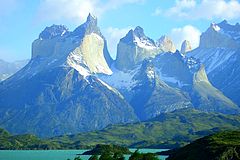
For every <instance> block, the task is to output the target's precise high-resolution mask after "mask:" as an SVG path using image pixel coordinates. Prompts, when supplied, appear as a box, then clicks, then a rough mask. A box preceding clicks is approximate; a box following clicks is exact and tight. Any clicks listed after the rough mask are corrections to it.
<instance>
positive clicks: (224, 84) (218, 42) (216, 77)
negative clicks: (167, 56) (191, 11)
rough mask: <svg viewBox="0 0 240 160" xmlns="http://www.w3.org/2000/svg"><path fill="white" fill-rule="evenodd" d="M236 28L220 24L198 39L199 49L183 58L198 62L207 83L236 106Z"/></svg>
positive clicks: (239, 33) (239, 40) (239, 44)
mask: <svg viewBox="0 0 240 160" xmlns="http://www.w3.org/2000/svg"><path fill="white" fill-rule="evenodd" d="M239 48H240V26H239V24H238V23H237V24H236V25H231V24H228V23H227V21H223V22H221V23H219V24H211V26H210V27H209V28H208V29H207V31H206V32H204V33H203V34H202V35H201V39H200V46H199V47H198V48H197V49H194V50H193V51H191V52H188V54H187V56H188V57H190V56H193V57H195V58H197V59H199V60H200V61H201V62H202V63H203V64H204V65H205V68H206V72H207V75H208V77H209V80H210V82H211V83H212V84H213V85H214V86H215V87H216V88H218V89H219V90H220V91H221V92H223V94H224V95H226V96H227V97H229V98H230V99H231V100H233V101H234V102H235V103H236V104H237V105H240V101H239V98H238V96H237V95H238V93H239V91H240V90H239V88H240V86H239V84H240V83H239V82H240V76H239V75H240V70H239V64H240V63H239V62H240V57H239V53H240V49H239Z"/></svg>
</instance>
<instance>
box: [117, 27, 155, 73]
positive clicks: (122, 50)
mask: <svg viewBox="0 0 240 160" xmlns="http://www.w3.org/2000/svg"><path fill="white" fill-rule="evenodd" d="M157 54H158V48H157V47H156V45H155V42H154V41H153V40H152V39H150V38H149V37H147V36H146V35H145V34H144V31H143V29H142V28H141V27H136V28H135V29H134V30H130V31H129V32H128V34H127V35H126V36H125V37H123V38H122V39H121V40H120V42H119V43H118V47H117V58H116V67H117V68H118V69H119V70H128V69H132V68H133V67H134V66H135V65H136V64H138V63H139V62H142V61H143V60H144V59H146V58H150V57H155V56H156V55H157Z"/></svg>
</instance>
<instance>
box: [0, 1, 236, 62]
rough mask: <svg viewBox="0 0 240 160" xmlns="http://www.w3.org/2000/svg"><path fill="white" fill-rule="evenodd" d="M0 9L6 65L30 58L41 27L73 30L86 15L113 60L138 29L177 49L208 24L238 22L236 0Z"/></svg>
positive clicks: (0, 46) (31, 4)
mask: <svg viewBox="0 0 240 160" xmlns="http://www.w3.org/2000/svg"><path fill="white" fill-rule="evenodd" d="M0 11H1V12H0V59H4V60H7V61H14V60H21V59H26V58H31V43H32V42H33V41H34V39H36V38H38V35H39V33H40V32H41V31H42V30H43V29H44V28H45V27H46V26H50V25H52V24H64V25H66V26H67V27H68V28H69V29H70V30H73V29H74V28H76V27H77V26H79V25H80V24H82V23H83V22H84V21H85V19H86V16H87V15H88V13H89V12H91V13H93V14H94V15H95V16H97V17H98V23H99V26H100V28H101V31H102V32H103V34H104V36H105V37H106V38H107V40H108V44H109V50H110V52H111V54H112V56H113V57H115V54H116V44H117V42H118V41H119V39H120V38H121V37H123V36H124V35H125V34H126V33H127V32H128V30H129V29H131V28H134V27H136V26H138V25H139V26H141V27H143V28H144V30H145V33H146V35H148V36H149V37H151V38H153V39H154V40H156V39H158V38H160V37H161V36H162V35H168V36H170V37H171V38H172V39H173V41H174V43H175V44H176V46H177V47H178V48H179V46H180V44H181V42H182V41H183V40H184V39H187V40H189V41H191V43H192V45H193V47H197V45H198V43H199V36H200V34H201V32H204V31H205V30H206V29H207V27H208V26H209V25H210V23H211V22H216V23H218V22H221V21H222V20H224V19H227V20H228V21H229V23H231V24H235V23H236V22H240V1H239V0H121V1H120V0H34V1H33V0H7V1H6V0H0Z"/></svg>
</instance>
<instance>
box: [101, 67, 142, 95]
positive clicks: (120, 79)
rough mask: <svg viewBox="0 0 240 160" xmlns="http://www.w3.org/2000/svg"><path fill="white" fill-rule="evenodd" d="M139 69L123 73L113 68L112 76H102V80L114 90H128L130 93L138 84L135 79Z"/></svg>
mask: <svg viewBox="0 0 240 160" xmlns="http://www.w3.org/2000/svg"><path fill="white" fill-rule="evenodd" d="M137 69H138V68H137ZM137 69H134V70H131V71H127V72H123V71H120V70H118V69H116V68H115V67H112V70H113V74H112V75H110V76H108V75H102V76H100V78H101V79H102V80H103V81H104V82H106V83H107V84H109V85H111V86H113V87H114V88H117V89H127V90H128V91H130V90H131V89H132V88H133V87H134V86H135V85H136V84H137V81H136V80H134V78H133V77H134V75H135V73H136V70H137Z"/></svg>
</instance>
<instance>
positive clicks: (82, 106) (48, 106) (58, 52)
mask: <svg viewBox="0 0 240 160" xmlns="http://www.w3.org/2000/svg"><path fill="white" fill-rule="evenodd" d="M108 54H109V53H108V51H107V46H106V40H105V39H104V37H103V35H102V34H101V32H100V29H99V28H98V26H97V19H96V18H94V17H93V16H91V15H90V14H89V16H88V18H87V21H86V22H85V23H84V24H82V25H80V26H79V27H78V28H76V29H75V30H74V31H73V32H70V31H67V29H66V28H65V27H64V26H56V25H53V26H51V27H49V28H46V29H45V30H44V31H43V32H42V33H41V34H40V36H39V38H38V39H37V40H35V41H34V42H33V52H32V59H31V60H30V62H29V63H28V64H27V65H26V66H25V67H24V68H23V69H21V70H20V71H19V72H18V73H16V74H15V75H13V76H12V77H10V78H9V79H7V80H5V81H3V82H2V83H0V97H2V98H0V115H1V120H0V123H1V127H3V128H6V129H7V130H9V131H10V132H12V133H14V134H25V133H33V134H36V135H38V136H41V137H46V136H47V137H51V136H56V135H63V134H73V133H78V132H86V131H91V130H98V129H103V128H104V127H106V126H108V125H110V124H117V123H130V122H135V121H137V120H138V118H137V116H136V115H135V113H134V110H133V108H132V107H131V106H130V104H129V103H128V102H127V101H126V100H125V99H124V97H123V96H122V95H121V94H120V93H119V92H118V91H117V90H116V89H115V88H113V87H111V86H109V85H108V84H106V83H105V82H103V81H102V80H100V79H99V78H97V77H96V76H95V74H96V73H99V74H103V75H110V74H112V71H111V69H110V68H109V66H108V63H107V58H106V55H108ZM12 97H14V101H12V100H11V99H12Z"/></svg>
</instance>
